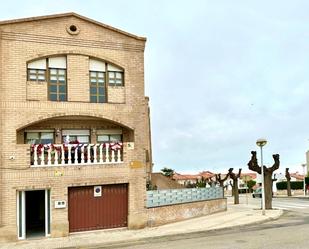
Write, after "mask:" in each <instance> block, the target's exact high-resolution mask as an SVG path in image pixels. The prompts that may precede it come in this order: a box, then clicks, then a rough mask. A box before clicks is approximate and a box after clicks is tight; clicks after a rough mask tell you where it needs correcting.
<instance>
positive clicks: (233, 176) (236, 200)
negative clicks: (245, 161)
mask: <svg viewBox="0 0 309 249" xmlns="http://www.w3.org/2000/svg"><path fill="white" fill-rule="evenodd" d="M228 175H229V177H230V178H231V179H232V180H233V188H232V193H233V195H234V204H239V193H238V178H239V177H240V175H241V169H239V171H238V174H237V175H236V174H235V173H233V168H230V169H229V173H228Z"/></svg>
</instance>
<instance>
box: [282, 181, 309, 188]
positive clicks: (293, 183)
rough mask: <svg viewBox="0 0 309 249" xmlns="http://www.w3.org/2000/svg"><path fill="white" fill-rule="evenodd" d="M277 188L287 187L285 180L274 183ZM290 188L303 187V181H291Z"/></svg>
mask: <svg viewBox="0 0 309 249" xmlns="http://www.w3.org/2000/svg"><path fill="white" fill-rule="evenodd" d="M276 186H277V189H278V190H283V189H287V182H286V181H285V182H277V183H276ZM291 189H294V190H295V189H304V182H303V181H291Z"/></svg>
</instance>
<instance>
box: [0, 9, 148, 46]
mask: <svg viewBox="0 0 309 249" xmlns="http://www.w3.org/2000/svg"><path fill="white" fill-rule="evenodd" d="M68 16H75V17H77V18H80V19H83V20H86V21H88V22H91V23H94V24H96V25H98V26H101V27H104V28H107V29H109V30H112V31H115V32H118V33H121V34H123V35H126V36H129V37H131V38H134V39H137V40H140V41H146V40H147V38H146V37H142V36H137V35H133V34H131V33H128V32H126V31H123V30H121V29H118V28H114V27H112V26H109V25H107V24H104V23H101V22H98V21H96V20H93V19H91V18H88V17H85V16H82V15H79V14H76V13H75V12H67V13H61V14H53V15H44V16H34V17H26V18H18V19H11V20H5V21H0V25H5V24H13V23H20V22H31V21H39V20H46V19H53V18H60V17H68Z"/></svg>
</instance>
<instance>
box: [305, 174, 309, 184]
mask: <svg viewBox="0 0 309 249" xmlns="http://www.w3.org/2000/svg"><path fill="white" fill-rule="evenodd" d="M305 183H306V184H309V177H308V176H307V177H305Z"/></svg>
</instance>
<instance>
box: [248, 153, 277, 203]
mask: <svg viewBox="0 0 309 249" xmlns="http://www.w3.org/2000/svg"><path fill="white" fill-rule="evenodd" d="M273 158H274V164H273V166H272V167H269V168H267V167H266V166H265V165H263V167H264V168H263V170H264V190H265V208H266V209H272V185H273V180H272V174H273V172H274V171H275V170H277V169H279V166H280V160H279V154H275V155H273ZM248 166H249V169H250V170H253V171H255V172H257V173H258V174H261V173H262V168H261V167H260V166H259V165H258V162H257V158H256V151H251V159H250V161H249V162H248Z"/></svg>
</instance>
